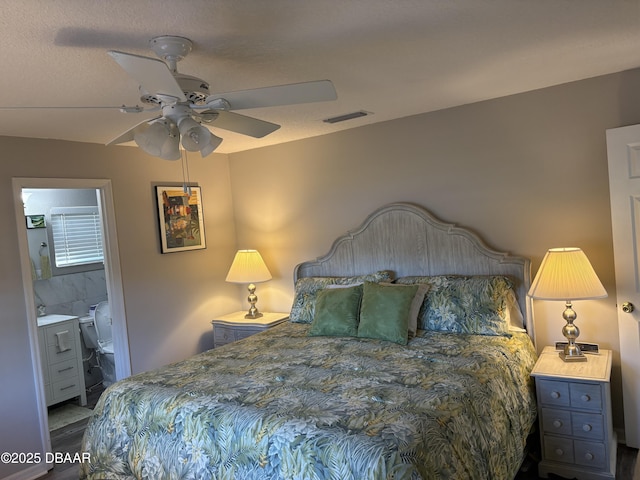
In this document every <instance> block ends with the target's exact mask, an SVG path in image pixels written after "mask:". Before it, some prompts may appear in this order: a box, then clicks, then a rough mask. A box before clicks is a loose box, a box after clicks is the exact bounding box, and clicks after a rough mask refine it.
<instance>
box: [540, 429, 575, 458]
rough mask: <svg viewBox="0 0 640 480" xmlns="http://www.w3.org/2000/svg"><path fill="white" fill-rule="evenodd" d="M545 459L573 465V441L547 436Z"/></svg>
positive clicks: (545, 437)
mask: <svg viewBox="0 0 640 480" xmlns="http://www.w3.org/2000/svg"><path fill="white" fill-rule="evenodd" d="M544 458H545V459H547V460H552V461H555V462H565V463H573V440H571V439H570V438H564V437H552V436H549V435H545V436H544Z"/></svg>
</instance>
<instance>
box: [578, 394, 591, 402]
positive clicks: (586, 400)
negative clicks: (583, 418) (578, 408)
mask: <svg viewBox="0 0 640 480" xmlns="http://www.w3.org/2000/svg"><path fill="white" fill-rule="evenodd" d="M580 398H581V399H582V401H583V402H590V401H591V397H590V396H589V395H587V394H586V393H585V394H584V395H582V397H580Z"/></svg>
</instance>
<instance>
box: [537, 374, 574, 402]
mask: <svg viewBox="0 0 640 480" xmlns="http://www.w3.org/2000/svg"><path fill="white" fill-rule="evenodd" d="M536 388H537V389H538V396H539V398H540V401H541V402H542V404H543V405H551V406H563V407H568V406H569V405H571V398H570V397H569V384H568V383H566V382H556V381H554V380H538V382H537V383H536Z"/></svg>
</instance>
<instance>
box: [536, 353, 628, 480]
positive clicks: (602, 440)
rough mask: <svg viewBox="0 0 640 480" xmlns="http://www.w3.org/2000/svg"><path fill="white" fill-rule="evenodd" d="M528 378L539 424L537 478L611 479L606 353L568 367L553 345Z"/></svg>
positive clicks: (613, 466) (613, 440) (612, 461)
mask: <svg viewBox="0 0 640 480" xmlns="http://www.w3.org/2000/svg"><path fill="white" fill-rule="evenodd" d="M531 375H532V376H533V377H535V381H536V395H537V398H538V421H539V425H540V443H541V454H542V461H541V462H540V463H539V464H538V475H540V477H542V478H548V474H549V473H554V474H556V475H560V476H562V477H567V478H574V477H575V478H579V479H580V480H583V479H604V478H608V479H612V480H613V479H615V476H616V447H617V445H616V436H615V434H614V433H613V427H612V420H611V390H610V386H609V380H610V377H611V350H600V353H599V354H593V355H592V354H588V355H587V361H586V362H573V363H571V362H564V361H563V360H562V359H561V358H560V357H559V356H558V352H557V350H555V348H554V347H545V349H544V350H543V351H542V353H541V354H540V357H539V358H538V362H537V363H536V365H535V367H533V370H532V371H531Z"/></svg>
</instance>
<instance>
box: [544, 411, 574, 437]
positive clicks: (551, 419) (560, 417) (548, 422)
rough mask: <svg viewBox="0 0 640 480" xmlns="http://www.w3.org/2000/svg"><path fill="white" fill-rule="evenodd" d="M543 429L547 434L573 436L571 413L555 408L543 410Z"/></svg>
mask: <svg viewBox="0 0 640 480" xmlns="http://www.w3.org/2000/svg"><path fill="white" fill-rule="evenodd" d="M541 411H542V429H543V430H544V432H545V433H555V434H556V435H571V430H572V428H571V412H569V411H567V410H557V409H553V408H543V409H541Z"/></svg>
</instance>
